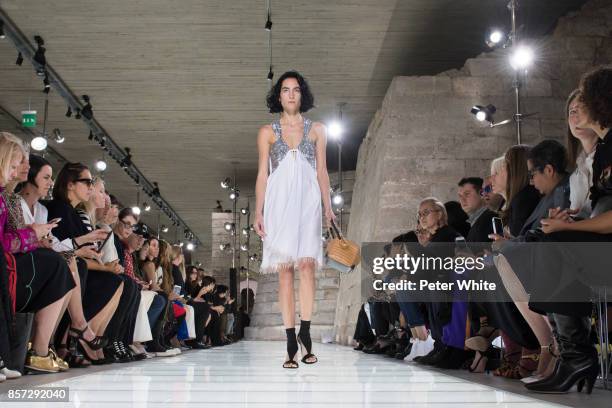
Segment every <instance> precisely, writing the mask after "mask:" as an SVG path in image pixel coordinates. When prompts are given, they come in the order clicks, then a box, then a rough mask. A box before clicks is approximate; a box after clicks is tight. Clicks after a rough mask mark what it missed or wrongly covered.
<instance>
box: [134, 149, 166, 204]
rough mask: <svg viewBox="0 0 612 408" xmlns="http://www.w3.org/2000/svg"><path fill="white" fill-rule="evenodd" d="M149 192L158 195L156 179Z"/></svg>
mask: <svg viewBox="0 0 612 408" xmlns="http://www.w3.org/2000/svg"><path fill="white" fill-rule="evenodd" d="M130 157H131V156H130ZM151 194H152V195H154V196H159V184H158V183H157V181H154V182H153V191H151Z"/></svg>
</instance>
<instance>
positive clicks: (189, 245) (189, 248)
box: [187, 242, 195, 251]
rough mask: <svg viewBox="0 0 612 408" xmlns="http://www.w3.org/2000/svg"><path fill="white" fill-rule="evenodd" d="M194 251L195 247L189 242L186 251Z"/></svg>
mask: <svg viewBox="0 0 612 408" xmlns="http://www.w3.org/2000/svg"><path fill="white" fill-rule="evenodd" d="M194 249H195V245H194V244H193V242H189V243H188V244H187V250H188V251H193V250H194Z"/></svg>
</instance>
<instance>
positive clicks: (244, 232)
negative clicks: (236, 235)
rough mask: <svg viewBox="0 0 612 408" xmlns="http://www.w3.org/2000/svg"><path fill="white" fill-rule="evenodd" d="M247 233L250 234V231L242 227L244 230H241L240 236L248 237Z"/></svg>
mask: <svg viewBox="0 0 612 408" xmlns="http://www.w3.org/2000/svg"><path fill="white" fill-rule="evenodd" d="M249 232H250V230H249V228H247V227H244V228H243V229H242V235H249Z"/></svg>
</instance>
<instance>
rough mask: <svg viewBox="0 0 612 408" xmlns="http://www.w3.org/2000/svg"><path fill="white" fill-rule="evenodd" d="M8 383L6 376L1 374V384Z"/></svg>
mask: <svg viewBox="0 0 612 408" xmlns="http://www.w3.org/2000/svg"><path fill="white" fill-rule="evenodd" d="M5 381H6V376H5V375H4V374H0V383H1V382H5Z"/></svg>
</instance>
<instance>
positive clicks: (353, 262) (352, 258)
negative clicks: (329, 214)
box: [325, 221, 361, 273]
mask: <svg viewBox="0 0 612 408" xmlns="http://www.w3.org/2000/svg"><path fill="white" fill-rule="evenodd" d="M329 236H330V239H329V241H328V242H327V253H326V255H325V259H326V264H327V267H328V268H333V269H336V270H338V271H340V272H342V273H348V272H352V271H353V269H355V267H356V266H357V265H359V262H360V261H361V254H360V250H359V245H357V244H356V243H355V242H353V241H350V240H348V239H346V238H344V236H343V235H342V232H340V231H339V230H338V227H337V226H336V223H335V222H334V221H332V222H331V227H330V228H329Z"/></svg>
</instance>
